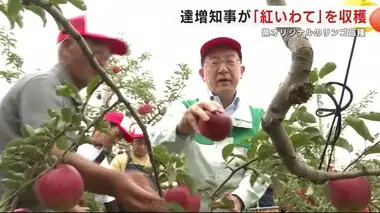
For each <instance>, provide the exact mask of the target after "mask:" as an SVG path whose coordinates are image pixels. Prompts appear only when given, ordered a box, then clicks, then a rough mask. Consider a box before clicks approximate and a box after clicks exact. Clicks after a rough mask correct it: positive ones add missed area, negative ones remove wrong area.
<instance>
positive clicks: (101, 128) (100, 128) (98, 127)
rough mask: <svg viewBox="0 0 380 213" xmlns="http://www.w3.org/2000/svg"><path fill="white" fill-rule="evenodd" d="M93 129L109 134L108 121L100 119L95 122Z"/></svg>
mask: <svg viewBox="0 0 380 213" xmlns="http://www.w3.org/2000/svg"><path fill="white" fill-rule="evenodd" d="M95 129H96V130H97V131H99V132H102V133H104V134H109V129H108V123H107V122H106V121H104V120H100V121H99V122H97V124H96V125H95Z"/></svg>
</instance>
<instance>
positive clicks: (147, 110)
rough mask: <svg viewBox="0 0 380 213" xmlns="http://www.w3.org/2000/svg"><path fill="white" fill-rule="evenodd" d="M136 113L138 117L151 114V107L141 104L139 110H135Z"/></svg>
mask: <svg viewBox="0 0 380 213" xmlns="http://www.w3.org/2000/svg"><path fill="white" fill-rule="evenodd" d="M137 112H138V113H139V114H140V115H145V114H148V113H151V112H152V105H150V104H143V105H141V106H140V107H139V108H137Z"/></svg>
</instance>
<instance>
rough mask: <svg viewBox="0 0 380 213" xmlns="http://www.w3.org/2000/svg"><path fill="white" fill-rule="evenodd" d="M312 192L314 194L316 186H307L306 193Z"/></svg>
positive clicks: (308, 194) (310, 193)
mask: <svg viewBox="0 0 380 213" xmlns="http://www.w3.org/2000/svg"><path fill="white" fill-rule="evenodd" d="M312 194H314V188H313V185H309V187H307V190H306V193H305V195H306V196H310V195H312Z"/></svg>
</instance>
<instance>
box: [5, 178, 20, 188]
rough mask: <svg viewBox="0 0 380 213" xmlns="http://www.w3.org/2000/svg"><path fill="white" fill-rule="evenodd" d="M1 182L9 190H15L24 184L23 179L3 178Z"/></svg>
mask: <svg viewBox="0 0 380 213" xmlns="http://www.w3.org/2000/svg"><path fill="white" fill-rule="evenodd" d="M1 182H2V183H3V184H4V186H5V187H6V188H8V189H10V190H17V189H19V188H20V187H21V186H22V185H23V184H24V181H17V180H11V179H9V178H4V179H2V180H1Z"/></svg>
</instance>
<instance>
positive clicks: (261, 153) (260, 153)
mask: <svg viewBox="0 0 380 213" xmlns="http://www.w3.org/2000/svg"><path fill="white" fill-rule="evenodd" d="M275 153H276V151H275V150H274V148H273V146H272V145H268V144H261V145H260V147H259V149H258V150H257V158H258V160H265V159H268V158H269V157H271V156H272V155H273V154H275Z"/></svg>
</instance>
